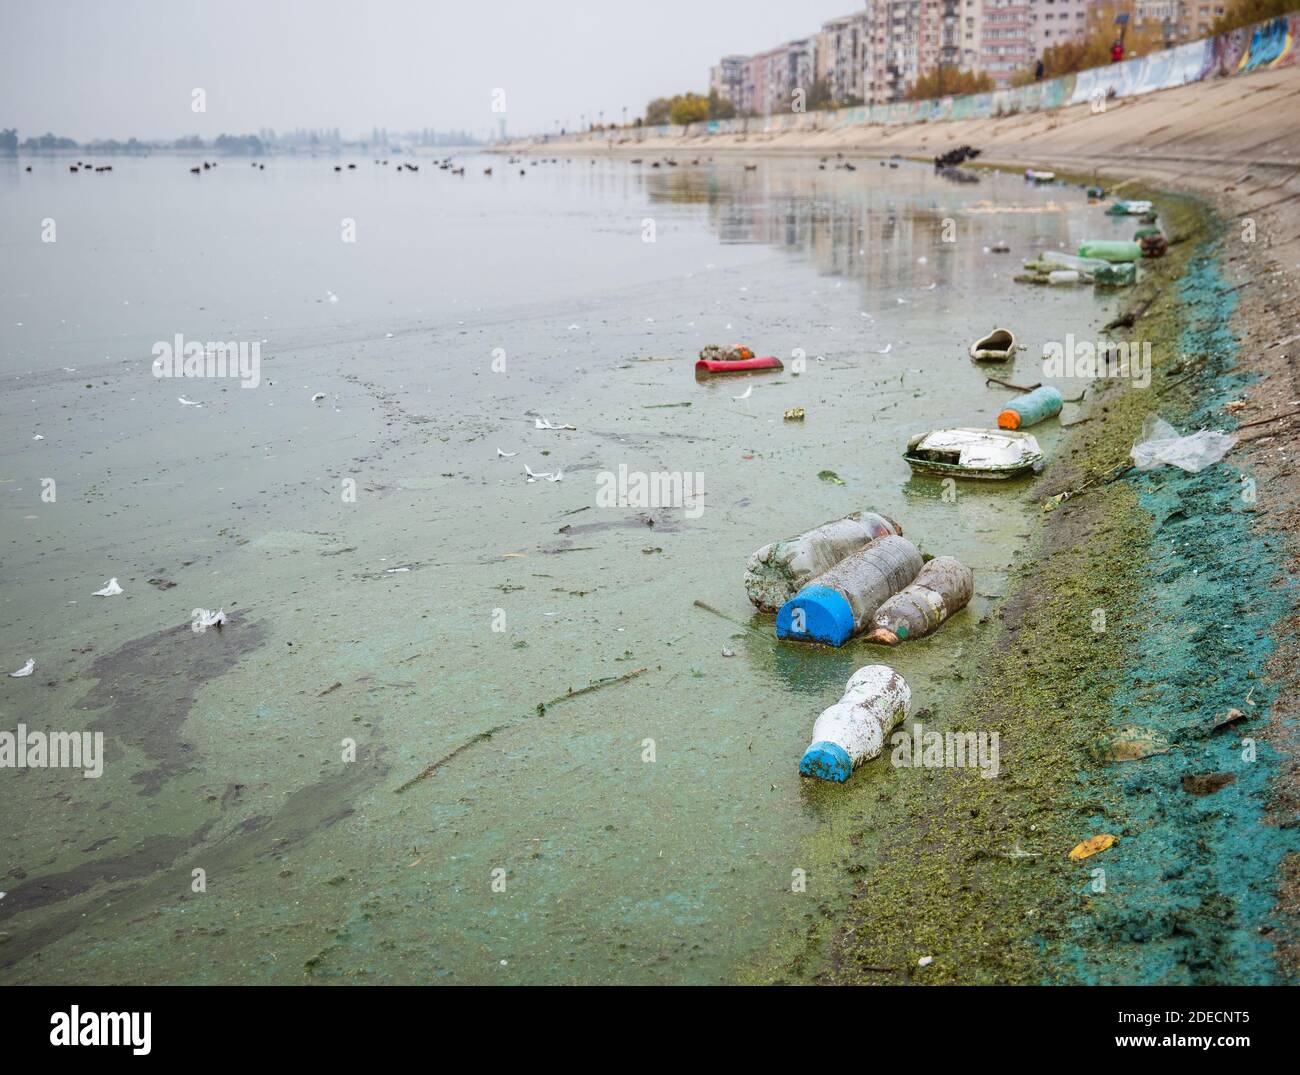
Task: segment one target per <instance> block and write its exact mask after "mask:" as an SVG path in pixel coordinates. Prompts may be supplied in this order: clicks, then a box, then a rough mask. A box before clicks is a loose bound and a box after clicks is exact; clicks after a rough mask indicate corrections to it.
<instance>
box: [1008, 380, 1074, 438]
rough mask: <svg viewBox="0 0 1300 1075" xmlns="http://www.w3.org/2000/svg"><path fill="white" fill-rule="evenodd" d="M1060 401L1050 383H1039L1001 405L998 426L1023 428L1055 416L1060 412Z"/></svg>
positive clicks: (1058, 394) (1058, 395) (1057, 393)
mask: <svg viewBox="0 0 1300 1075" xmlns="http://www.w3.org/2000/svg"><path fill="white" fill-rule="evenodd" d="M1062 402H1063V401H1062V399H1061V393H1060V392H1058V391H1057V390H1056V389H1055V388H1053V387H1052V386H1051V385H1047V384H1045V385H1041V386H1040V387H1038V388H1035V389H1034V390H1033V391H1032V392H1026V393H1025V394H1024V395H1023V396H1017V397H1016V398H1015V399H1013V400H1012V401H1011V402H1010V403H1008V404H1007V405H1006V406H1005V407H1003V408H1002V412H1001V413H1000V414H999V415H998V428H999V429H1023V428H1024V427H1025V426H1033V425H1037V424H1038V423H1039V422H1043V421H1046V420H1047V419H1048V418H1055V417H1056V416H1057V415H1058V414H1060V413H1061V404H1062Z"/></svg>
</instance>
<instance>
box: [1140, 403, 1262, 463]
mask: <svg viewBox="0 0 1300 1075" xmlns="http://www.w3.org/2000/svg"><path fill="white" fill-rule="evenodd" d="M1236 443H1237V438H1236V437H1233V436H1230V435H1229V434H1227V433H1223V432H1221V431H1219V430H1209V429H1202V430H1199V431H1197V432H1196V433H1192V434H1190V435H1189V436H1186V437H1180V436H1179V435H1178V430H1176V429H1174V427H1173V426H1171V425H1170V424H1169V423H1168V422H1166V421H1165V420H1164V419H1162V418H1160V417H1158V416H1157V415H1154V414H1148V415H1147V416H1146V421H1144V422H1143V423H1142V433H1141V436H1140V437H1139V438H1138V442H1137V443H1136V444H1134V445H1133V450H1132V451H1131V452H1130V453H1129V454H1130V455H1131V456H1132V457H1133V464H1134V466H1136V467H1137V468H1138V470H1152V469H1153V468H1155V467H1159V466H1164V465H1166V464H1167V465H1169V466H1174V467H1179V468H1180V469H1182V470H1186V471H1188V472H1189V473H1192V474H1196V473H1198V472H1200V471H1202V470H1204V469H1205V468H1206V467H1209V466H1213V465H1214V464H1215V463H1217V462H1218V461H1219V460H1220V459H1222V458H1223V457H1224V456H1225V455H1227V454H1228V452H1229V450H1230V449H1231V448H1232V446H1233V445H1234V444H1236Z"/></svg>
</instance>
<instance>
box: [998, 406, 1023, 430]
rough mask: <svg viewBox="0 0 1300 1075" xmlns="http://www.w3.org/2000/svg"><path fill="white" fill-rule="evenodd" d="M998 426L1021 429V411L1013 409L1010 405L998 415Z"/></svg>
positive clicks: (1000, 427)
mask: <svg viewBox="0 0 1300 1075" xmlns="http://www.w3.org/2000/svg"><path fill="white" fill-rule="evenodd" d="M998 428H999V429H1019V428H1020V414H1019V412H1017V411H1013V410H1012V409H1011V408H1010V407H1008V408H1007V409H1006V410H1005V411H1003V412H1002V413H1001V414H999V415H998Z"/></svg>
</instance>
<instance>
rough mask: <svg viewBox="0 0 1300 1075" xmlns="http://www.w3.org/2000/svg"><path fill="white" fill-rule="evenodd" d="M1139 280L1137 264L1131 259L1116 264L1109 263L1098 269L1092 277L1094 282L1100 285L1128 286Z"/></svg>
mask: <svg viewBox="0 0 1300 1075" xmlns="http://www.w3.org/2000/svg"><path fill="white" fill-rule="evenodd" d="M1136 281H1137V266H1136V265H1134V264H1133V262H1131V261H1117V262H1116V263H1115V264H1114V265H1107V266H1106V268H1104V269H1098V270H1097V271H1096V272H1095V273H1094V274H1093V277H1092V282H1093V283H1094V284H1096V285H1097V286H1098V287H1128V286H1129V285H1131V284H1133V283H1136Z"/></svg>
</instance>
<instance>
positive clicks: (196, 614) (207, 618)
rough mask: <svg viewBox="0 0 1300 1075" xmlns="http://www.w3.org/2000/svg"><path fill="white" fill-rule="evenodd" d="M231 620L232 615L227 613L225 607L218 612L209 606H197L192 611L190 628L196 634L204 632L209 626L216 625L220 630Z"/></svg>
mask: <svg viewBox="0 0 1300 1075" xmlns="http://www.w3.org/2000/svg"><path fill="white" fill-rule="evenodd" d="M229 622H230V617H229V616H227V615H226V610H225V609H224V608H223V609H221V610H220V611H218V612H213V611H212V610H211V609H207V608H196V609H195V610H194V611H193V612H191V613H190V630H192V631H193V632H194V633H195V634H202V633H203V632H204V631H206V630H207V629H208V628H209V627H215V628H216V629H217V630H218V631H219V630H221V628H223V627H225V626H226V624H228V623H229Z"/></svg>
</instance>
